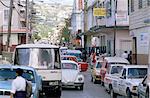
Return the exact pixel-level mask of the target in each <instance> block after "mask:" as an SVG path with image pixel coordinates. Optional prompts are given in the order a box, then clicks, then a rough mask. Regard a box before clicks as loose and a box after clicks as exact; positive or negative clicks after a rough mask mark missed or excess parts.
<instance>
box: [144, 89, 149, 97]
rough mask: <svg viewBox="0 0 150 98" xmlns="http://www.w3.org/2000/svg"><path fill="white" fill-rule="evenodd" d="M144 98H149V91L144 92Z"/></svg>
mask: <svg viewBox="0 0 150 98" xmlns="http://www.w3.org/2000/svg"><path fill="white" fill-rule="evenodd" d="M145 98H149V90H147V91H146V96H145Z"/></svg>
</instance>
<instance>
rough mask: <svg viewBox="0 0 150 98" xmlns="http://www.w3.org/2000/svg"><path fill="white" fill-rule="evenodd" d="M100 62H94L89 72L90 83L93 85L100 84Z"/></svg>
mask: <svg viewBox="0 0 150 98" xmlns="http://www.w3.org/2000/svg"><path fill="white" fill-rule="evenodd" d="M102 63H103V61H102V60H98V61H96V64H95V65H94V66H93V67H92V70H91V81H92V82H93V83H101V76H100V70H101V68H102Z"/></svg>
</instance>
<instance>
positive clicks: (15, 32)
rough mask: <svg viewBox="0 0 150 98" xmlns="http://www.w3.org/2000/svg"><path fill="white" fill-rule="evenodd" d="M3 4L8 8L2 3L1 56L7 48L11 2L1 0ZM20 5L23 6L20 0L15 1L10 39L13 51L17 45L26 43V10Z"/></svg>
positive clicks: (0, 13)
mask: <svg viewBox="0 0 150 98" xmlns="http://www.w3.org/2000/svg"><path fill="white" fill-rule="evenodd" d="M1 2H2V3H3V4H4V5H6V6H4V5H3V4H2V3H0V17H1V18H0V54H1V52H2V51H4V50H5V48H6V47H5V46H6V42H7V34H8V18H9V8H8V7H9V6H10V0H1ZM19 4H20V5H22V4H21V2H20V0H14V8H13V15H12V26H11V28H12V32H11V38H10V46H11V47H10V48H11V51H13V50H14V48H15V46H16V45H18V44H22V43H26V28H25V27H26V24H25V8H24V7H23V6H19ZM7 6H8V7H7Z"/></svg>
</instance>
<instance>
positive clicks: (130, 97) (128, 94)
mask: <svg viewBox="0 0 150 98" xmlns="http://www.w3.org/2000/svg"><path fill="white" fill-rule="evenodd" d="M127 98H132V94H131V92H130V90H129V89H128V90H127Z"/></svg>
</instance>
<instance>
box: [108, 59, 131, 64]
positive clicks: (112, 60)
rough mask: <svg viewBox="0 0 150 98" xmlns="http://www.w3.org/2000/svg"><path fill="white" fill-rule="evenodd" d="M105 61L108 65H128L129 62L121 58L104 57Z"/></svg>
mask: <svg viewBox="0 0 150 98" xmlns="http://www.w3.org/2000/svg"><path fill="white" fill-rule="evenodd" d="M105 59H106V60H107V61H108V63H115V62H116V63H126V64H129V61H128V60H127V59H124V58H122V57H105Z"/></svg>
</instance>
